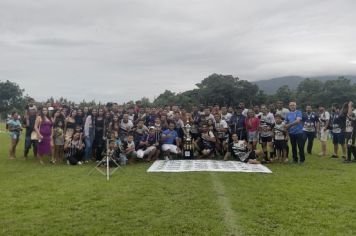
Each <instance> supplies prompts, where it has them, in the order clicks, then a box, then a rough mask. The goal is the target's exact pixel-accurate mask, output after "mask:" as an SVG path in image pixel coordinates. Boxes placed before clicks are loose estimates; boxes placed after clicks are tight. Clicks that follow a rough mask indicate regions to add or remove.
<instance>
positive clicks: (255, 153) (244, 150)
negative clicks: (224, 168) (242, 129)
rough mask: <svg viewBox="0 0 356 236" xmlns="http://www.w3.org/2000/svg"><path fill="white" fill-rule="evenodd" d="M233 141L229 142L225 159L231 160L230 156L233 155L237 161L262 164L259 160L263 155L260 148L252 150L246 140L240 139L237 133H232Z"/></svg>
mask: <svg viewBox="0 0 356 236" xmlns="http://www.w3.org/2000/svg"><path fill="white" fill-rule="evenodd" d="M231 138H232V142H231V143H230V144H229V148H228V151H227V153H226V154H225V157H224V160H225V161H227V160H229V157H231V156H232V157H233V158H234V159H236V160H237V161H240V162H244V163H249V164H260V162H259V161H258V160H257V158H258V157H259V156H263V155H262V154H263V153H262V151H260V150H250V149H248V143H247V142H246V140H239V139H238V136H237V134H236V133H233V134H232V135H231Z"/></svg>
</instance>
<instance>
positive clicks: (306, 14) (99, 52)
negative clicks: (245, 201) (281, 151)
mask: <svg viewBox="0 0 356 236" xmlns="http://www.w3.org/2000/svg"><path fill="white" fill-rule="evenodd" d="M355 10H356V1H354V0H294V1H292V0H268V1H265V0H249V1H247V0H219V1H217V0H215V1H212V0H169V1H167V0H141V1H138V0H96V1H94V0H75V1H73V0H62V1H58V0H23V1H21V0H0V80H7V79H8V80H11V81H15V82H17V83H18V84H20V86H21V87H23V88H25V90H26V93H28V94H30V95H31V96H33V97H35V98H36V99H38V100H41V99H45V98H47V97H49V96H54V97H55V98H56V97H59V96H64V97H67V98H69V99H71V100H75V101H79V100H82V99H86V100H91V99H96V100H97V101H103V102H106V101H118V102H124V101H128V100H136V99H139V98H141V97H143V96H145V97H149V98H151V99H152V98H153V97H154V96H157V95H159V94H160V93H161V92H163V91H164V90H165V89H169V90H172V91H175V92H180V91H185V90H188V89H192V88H194V85H195V84H196V83H198V82H200V81H201V80H202V79H204V78H205V77H207V76H208V75H210V74H212V73H214V72H215V73H221V74H232V75H234V76H238V77H240V78H241V79H246V80H249V81H254V80H260V79H268V78H271V77H277V76H284V75H301V76H313V75H325V74H338V75H339V74H341V75H345V74H354V73H356V30H355V26H354V25H355V22H356V14H355Z"/></svg>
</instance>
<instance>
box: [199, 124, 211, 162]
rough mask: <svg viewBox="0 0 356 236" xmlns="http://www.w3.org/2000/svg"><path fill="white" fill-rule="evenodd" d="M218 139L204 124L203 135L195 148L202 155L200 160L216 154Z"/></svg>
mask: <svg viewBox="0 0 356 236" xmlns="http://www.w3.org/2000/svg"><path fill="white" fill-rule="evenodd" d="M215 143H216V138H215V135H214V133H213V132H212V131H210V130H209V128H208V125H207V124H203V127H202V133H201V135H200V137H199V138H198V139H197V140H196V142H195V146H196V148H197V149H198V151H199V153H200V154H201V156H200V158H211V157H213V155H214V153H215Z"/></svg>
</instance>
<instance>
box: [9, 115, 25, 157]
mask: <svg viewBox="0 0 356 236" xmlns="http://www.w3.org/2000/svg"><path fill="white" fill-rule="evenodd" d="M6 124H7V125H8V129H9V131H10V138H11V144H10V151H9V154H10V156H9V159H15V155H16V146H17V144H18V143H19V140H20V133H21V130H22V128H21V122H20V120H19V115H18V114H17V112H13V113H12V114H11V119H10V120H9V121H8V122H7V123H6Z"/></svg>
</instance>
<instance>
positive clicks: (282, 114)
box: [276, 108, 289, 119]
mask: <svg viewBox="0 0 356 236" xmlns="http://www.w3.org/2000/svg"><path fill="white" fill-rule="evenodd" d="M288 113H289V110H288V109H287V108H282V109H276V114H279V115H281V116H282V117H283V119H285V118H286V116H287V114H288Z"/></svg>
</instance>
